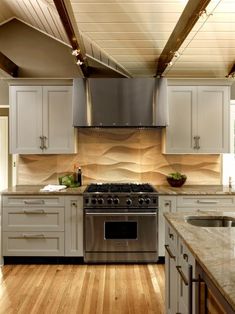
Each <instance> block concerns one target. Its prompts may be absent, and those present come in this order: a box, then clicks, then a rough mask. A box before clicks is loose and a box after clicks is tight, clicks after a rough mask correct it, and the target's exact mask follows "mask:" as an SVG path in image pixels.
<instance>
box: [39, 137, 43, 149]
mask: <svg viewBox="0 0 235 314" xmlns="http://www.w3.org/2000/svg"><path fill="white" fill-rule="evenodd" d="M39 138H40V140H41V145H40V148H41V149H44V136H39Z"/></svg>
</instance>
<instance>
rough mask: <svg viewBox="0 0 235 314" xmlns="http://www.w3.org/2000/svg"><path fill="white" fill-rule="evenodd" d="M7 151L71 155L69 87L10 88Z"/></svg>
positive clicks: (72, 130) (71, 135) (73, 149)
mask: <svg viewBox="0 0 235 314" xmlns="http://www.w3.org/2000/svg"><path fill="white" fill-rule="evenodd" d="M10 132H11V133H10V134H11V136H10V141H11V143H10V150H11V153H15V154H42V153H43V154H57V153H58V154H59V153H63V154H66V153H74V152H75V139H74V128H73V127H72V87H71V86H10Z"/></svg>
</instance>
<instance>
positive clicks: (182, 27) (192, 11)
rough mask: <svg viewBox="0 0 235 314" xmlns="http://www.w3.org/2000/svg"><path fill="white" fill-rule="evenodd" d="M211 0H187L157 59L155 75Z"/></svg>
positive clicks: (161, 71)
mask: <svg viewBox="0 0 235 314" xmlns="http://www.w3.org/2000/svg"><path fill="white" fill-rule="evenodd" d="M210 1H211V0H189V1H188V3H187V5H186V6H185V8H184V10H183V12H182V14H181V16H180V18H179V20H178V22H177V24H176V26H175V28H174V30H173V32H172V33H171V36H170V38H169V39H168V41H167V43H166V45H165V47H164V49H163V51H162V53H161V55H160V57H159V60H158V65H157V71H156V76H161V75H162V74H163V72H164V71H165V69H166V67H167V65H168V64H169V63H170V62H171V60H172V59H173V57H174V55H175V52H176V51H178V50H179V48H180V46H181V45H182V43H183V42H184V40H185V39H186V37H187V36H188V34H189V33H190V31H191V30H192V28H193V26H194V25H195V24H196V22H197V20H198V19H199V18H200V15H201V13H202V12H203V11H204V10H205V9H206V7H207V6H208V4H209V3H210Z"/></svg>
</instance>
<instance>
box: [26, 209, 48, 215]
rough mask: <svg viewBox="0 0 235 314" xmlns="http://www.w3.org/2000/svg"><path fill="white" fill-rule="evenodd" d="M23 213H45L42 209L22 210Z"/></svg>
mask: <svg viewBox="0 0 235 314" xmlns="http://www.w3.org/2000/svg"><path fill="white" fill-rule="evenodd" d="M24 214H46V212H45V210H44V209H35V210H27V209H25V210H24Z"/></svg>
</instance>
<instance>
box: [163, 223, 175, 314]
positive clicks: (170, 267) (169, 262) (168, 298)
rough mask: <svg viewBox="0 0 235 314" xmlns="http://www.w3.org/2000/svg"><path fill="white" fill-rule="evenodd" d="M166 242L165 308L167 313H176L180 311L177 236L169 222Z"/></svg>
mask: <svg viewBox="0 0 235 314" xmlns="http://www.w3.org/2000/svg"><path fill="white" fill-rule="evenodd" d="M165 243H166V257H165V278H166V279H165V310H166V314H175V313H177V312H178V311H177V309H178V299H177V295H178V281H177V280H178V274H177V270H176V262H177V256H176V253H177V236H176V234H175V232H174V231H173V230H172V228H171V227H170V226H169V225H168V224H166V231H165Z"/></svg>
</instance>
